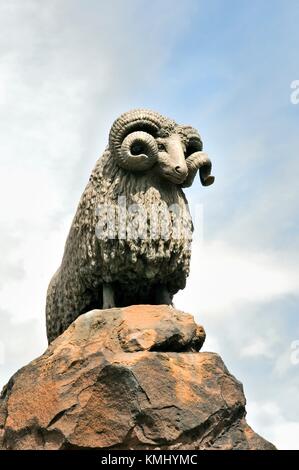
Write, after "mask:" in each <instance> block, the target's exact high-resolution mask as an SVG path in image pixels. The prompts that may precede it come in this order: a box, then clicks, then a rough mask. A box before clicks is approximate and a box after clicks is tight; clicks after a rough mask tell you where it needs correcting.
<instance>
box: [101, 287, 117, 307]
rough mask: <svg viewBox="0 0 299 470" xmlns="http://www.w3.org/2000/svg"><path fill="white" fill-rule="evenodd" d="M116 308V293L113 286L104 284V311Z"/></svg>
mask: <svg viewBox="0 0 299 470" xmlns="http://www.w3.org/2000/svg"><path fill="white" fill-rule="evenodd" d="M113 307H115V300H114V291H113V287H112V285H111V284H106V283H105V284H103V309H106V308H113Z"/></svg>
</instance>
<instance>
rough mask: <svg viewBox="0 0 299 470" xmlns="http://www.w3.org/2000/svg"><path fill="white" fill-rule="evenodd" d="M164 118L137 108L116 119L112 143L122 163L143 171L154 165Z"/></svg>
mask: <svg viewBox="0 0 299 470" xmlns="http://www.w3.org/2000/svg"><path fill="white" fill-rule="evenodd" d="M164 119H165V118H163V116H161V115H160V114H158V113H154V112H152V111H148V110H143V109H136V110H133V111H129V112H127V113H124V114H122V115H121V116H120V117H119V118H118V119H117V120H116V121H115V122H114V123H113V125H112V127H111V130H110V134H109V146H110V149H111V152H112V155H113V157H114V158H115V159H116V161H117V163H118V165H119V166H120V167H122V168H124V169H125V170H131V171H143V170H147V169H148V168H150V167H151V166H153V165H154V163H155V162H156V160H157V158H158V147H157V143H156V140H155V136H156V135H157V133H158V131H159V129H160V128H161V126H162V124H163V120H164Z"/></svg>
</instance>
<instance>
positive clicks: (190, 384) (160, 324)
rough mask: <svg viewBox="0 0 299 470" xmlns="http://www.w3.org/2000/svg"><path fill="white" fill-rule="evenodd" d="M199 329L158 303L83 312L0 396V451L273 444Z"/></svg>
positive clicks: (188, 318)
mask: <svg viewBox="0 0 299 470" xmlns="http://www.w3.org/2000/svg"><path fill="white" fill-rule="evenodd" d="M204 339H205V333H204V329H203V328H202V327H200V326H198V325H196V324H195V323H194V320H193V318H192V316H191V315H188V314H185V313H183V312H179V311H177V310H175V309H173V308H172V307H168V306H151V305H138V306H132V307H127V308H121V309H118V308H115V309H111V310H93V311H91V312H89V313H87V314H85V315H82V316H80V317H79V318H77V320H76V321H75V322H74V323H72V325H71V326H70V327H69V328H68V329H67V330H66V331H65V332H64V333H63V334H62V335H61V336H60V337H59V338H57V339H56V340H55V341H54V342H53V343H52V344H51V345H50V346H49V348H48V349H47V351H46V352H45V353H44V354H43V355H42V356H41V357H39V358H37V359H36V360H34V361H32V362H31V363H30V364H28V365H27V366H25V367H23V368H22V369H20V370H19V371H18V372H17V373H16V374H15V375H14V376H13V377H12V378H11V379H10V381H9V382H8V384H7V385H6V386H5V387H4V389H3V391H2V395H1V399H0V448H2V449H94V448H98V449H99V448H114V449H273V448H274V446H272V444H270V443H269V442H267V441H265V440H264V439H263V438H261V437H260V436H259V435H257V434H256V433H255V432H253V431H252V429H251V428H250V427H249V426H248V425H247V423H246V421H245V414H246V412H245V397H244V394H243V388H242V385H241V383H240V382H238V381H237V380H236V379H235V378H234V377H233V376H232V375H231V374H230V373H229V372H228V370H227V369H226V367H225V365H224V364H223V361H222V360H221V358H220V357H219V356H218V355H217V354H214V353H199V352H198V351H199V349H200V348H201V346H202V344H203V342H204Z"/></svg>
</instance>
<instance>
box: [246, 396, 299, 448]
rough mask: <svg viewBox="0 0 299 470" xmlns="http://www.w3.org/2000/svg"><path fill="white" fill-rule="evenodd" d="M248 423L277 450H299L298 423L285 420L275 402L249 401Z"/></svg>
mask: <svg viewBox="0 0 299 470" xmlns="http://www.w3.org/2000/svg"><path fill="white" fill-rule="evenodd" d="M247 410H248V413H249V416H250V419H249V420H248V421H249V425H250V426H252V427H253V429H254V430H255V431H256V432H258V433H259V434H261V435H262V436H263V437H264V438H265V439H268V440H269V441H270V442H272V443H274V445H276V446H277V448H278V449H279V450H299V437H298V436H299V423H298V422H296V421H290V420H287V419H286V418H285V417H284V416H283V412H282V409H281V407H280V406H279V405H278V404H277V403H275V402H264V403H259V402H251V403H249V404H248V405H247Z"/></svg>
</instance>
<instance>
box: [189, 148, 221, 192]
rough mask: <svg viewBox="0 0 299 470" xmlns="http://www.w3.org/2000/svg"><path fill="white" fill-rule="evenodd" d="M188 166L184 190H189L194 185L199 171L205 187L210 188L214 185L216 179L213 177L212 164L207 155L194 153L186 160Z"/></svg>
mask: <svg viewBox="0 0 299 470" xmlns="http://www.w3.org/2000/svg"><path fill="white" fill-rule="evenodd" d="M186 164H187V168H188V175H187V177H186V179H185V181H184V182H183V184H182V187H183V188H188V187H190V186H191V185H192V183H193V181H194V178H195V176H196V173H197V172H198V170H199V175H200V180H201V184H202V185H203V186H209V185H211V184H213V183H214V179H215V178H214V176H212V175H211V171H212V163H211V160H210V159H209V157H208V155H207V154H206V153H204V152H200V151H199V152H194V153H192V154H191V155H189V156H188V157H187V158H186Z"/></svg>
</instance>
